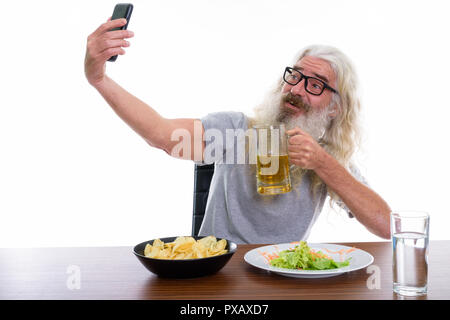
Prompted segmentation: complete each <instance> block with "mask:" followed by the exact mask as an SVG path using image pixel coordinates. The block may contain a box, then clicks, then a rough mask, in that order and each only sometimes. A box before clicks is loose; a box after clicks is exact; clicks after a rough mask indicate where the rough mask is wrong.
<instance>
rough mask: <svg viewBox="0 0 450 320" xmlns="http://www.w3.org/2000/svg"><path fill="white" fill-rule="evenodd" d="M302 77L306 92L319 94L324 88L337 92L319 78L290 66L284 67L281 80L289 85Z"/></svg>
mask: <svg viewBox="0 0 450 320" xmlns="http://www.w3.org/2000/svg"><path fill="white" fill-rule="evenodd" d="M303 79H305V90H306V92H308V93H310V94H312V95H315V96H320V95H321V94H322V93H323V91H324V90H325V89H328V90H330V91H332V92H334V93H337V94H338V92H337V91H336V90H335V89H333V88H332V87H330V86H329V85H327V84H326V83H325V82H323V81H322V80H320V79H317V78H314V77H308V76H305V75H304V74H303V73H301V72H300V71H298V70H295V69H294V68H291V67H286V69H285V70H284V75H283V80H284V82H286V83H288V84H290V85H291V86H295V85H297V84H298V83H300V81H302V80H303Z"/></svg>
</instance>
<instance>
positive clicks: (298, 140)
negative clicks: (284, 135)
mask: <svg viewBox="0 0 450 320" xmlns="http://www.w3.org/2000/svg"><path fill="white" fill-rule="evenodd" d="M307 139H308V137H307V136H305V135H293V136H291V137H290V138H289V139H288V143H289V144H295V145H298V144H302V143H304V142H305V140H307Z"/></svg>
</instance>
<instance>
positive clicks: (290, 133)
mask: <svg viewBox="0 0 450 320" xmlns="http://www.w3.org/2000/svg"><path fill="white" fill-rule="evenodd" d="M286 133H287V134H288V136H295V135H308V134H307V133H306V132H305V131H303V130H301V129H300V128H299V127H295V128H294V129H291V130H289V131H287V132H286Z"/></svg>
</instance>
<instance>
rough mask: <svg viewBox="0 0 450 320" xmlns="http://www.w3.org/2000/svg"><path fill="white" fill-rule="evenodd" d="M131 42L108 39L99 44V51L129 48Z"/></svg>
mask: <svg viewBox="0 0 450 320" xmlns="http://www.w3.org/2000/svg"><path fill="white" fill-rule="evenodd" d="M129 46H130V42H128V41H126V40H122V39H107V40H105V41H102V42H101V43H100V44H99V51H100V52H102V51H104V50H106V49H109V48H117V47H129Z"/></svg>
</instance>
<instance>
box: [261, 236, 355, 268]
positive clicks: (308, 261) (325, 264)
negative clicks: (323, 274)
mask: <svg viewBox="0 0 450 320" xmlns="http://www.w3.org/2000/svg"><path fill="white" fill-rule="evenodd" d="M268 261H269V263H270V265H272V266H274V267H279V268H286V269H300V270H328V269H337V268H341V267H345V266H348V265H349V264H350V258H349V259H346V260H344V261H342V262H337V261H334V260H333V259H331V258H330V257H329V256H327V255H326V254H324V253H322V252H321V251H317V252H315V251H313V250H311V248H310V247H308V245H307V244H306V242H305V241H300V243H299V244H298V245H297V246H295V248H293V249H289V250H283V251H281V252H280V253H278V255H271V256H270V257H269V258H268Z"/></svg>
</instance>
